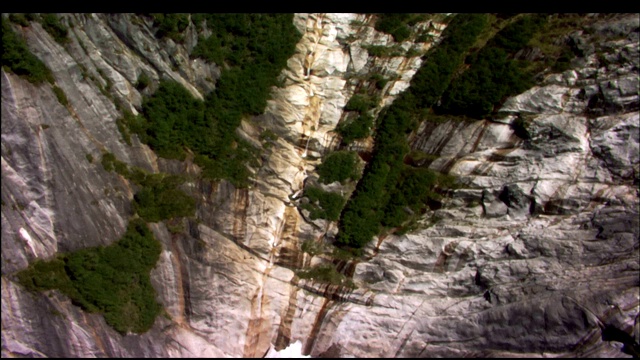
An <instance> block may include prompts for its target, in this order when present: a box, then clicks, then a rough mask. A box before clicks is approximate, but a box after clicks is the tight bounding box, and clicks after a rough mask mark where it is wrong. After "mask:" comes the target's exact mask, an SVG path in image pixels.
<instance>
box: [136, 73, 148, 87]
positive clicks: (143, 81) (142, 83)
mask: <svg viewBox="0 0 640 360" xmlns="http://www.w3.org/2000/svg"><path fill="white" fill-rule="evenodd" d="M149 85H151V78H150V77H149V75H147V73H145V72H144V71H143V72H141V73H140V75H138V80H137V81H136V89H138V90H144V89H146V88H147V87H148V86H149Z"/></svg>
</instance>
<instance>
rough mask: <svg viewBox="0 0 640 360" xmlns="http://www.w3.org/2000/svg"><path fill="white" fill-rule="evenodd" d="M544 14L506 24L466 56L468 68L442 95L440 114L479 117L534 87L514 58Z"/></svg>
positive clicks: (544, 17)
mask: <svg viewBox="0 0 640 360" xmlns="http://www.w3.org/2000/svg"><path fill="white" fill-rule="evenodd" d="M545 21H546V15H526V16H522V17H521V18H519V19H518V20H516V21H514V22H512V23H510V24H508V25H507V26H505V27H504V28H503V29H502V30H501V31H500V32H498V33H497V34H496V35H495V36H494V37H493V38H492V39H490V40H489V42H488V43H487V44H486V45H485V47H483V48H482V49H481V50H480V51H479V52H478V53H476V54H473V55H471V56H469V58H468V59H467V61H466V62H467V63H468V64H470V67H469V69H468V70H467V71H465V72H464V73H463V74H462V75H461V76H460V77H458V78H457V79H455V81H453V83H452V84H451V87H450V88H449V89H447V91H446V92H445V94H444V95H443V96H442V104H441V106H439V107H438V108H437V109H436V110H437V112H439V113H446V114H453V115H466V116H469V117H472V118H475V119H482V118H484V117H486V116H488V115H490V114H491V113H492V112H493V110H494V107H495V106H496V105H498V104H500V103H501V102H502V101H504V100H505V99H506V98H507V97H508V96H511V95H515V94H518V93H520V92H523V91H525V90H526V89H529V88H530V87H531V86H533V79H532V75H533V74H530V73H527V72H525V71H523V70H524V68H525V67H526V65H527V63H526V62H519V61H516V60H514V59H513V55H514V54H515V53H516V52H517V51H518V50H520V49H522V48H524V47H525V46H526V45H527V43H528V42H529V41H530V40H531V38H532V37H533V35H534V34H535V33H536V32H538V31H539V30H540V29H541V28H542V26H543V25H544V22H545Z"/></svg>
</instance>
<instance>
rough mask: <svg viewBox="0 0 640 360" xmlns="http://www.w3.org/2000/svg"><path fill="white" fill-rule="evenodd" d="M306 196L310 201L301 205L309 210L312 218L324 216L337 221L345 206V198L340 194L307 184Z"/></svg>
mask: <svg viewBox="0 0 640 360" xmlns="http://www.w3.org/2000/svg"><path fill="white" fill-rule="evenodd" d="M304 196H306V197H307V198H308V199H309V202H308V203H306V204H302V205H301V206H300V207H301V208H303V209H306V210H308V211H309V213H310V214H309V217H310V218H311V220H315V219H318V218H322V219H327V220H330V221H336V220H338V218H340V211H341V210H342V208H343V207H344V203H345V199H344V198H343V197H342V196H340V195H339V194H336V193H333V192H328V191H324V190H322V189H320V188H317V187H314V186H307V187H306V188H305V189H304Z"/></svg>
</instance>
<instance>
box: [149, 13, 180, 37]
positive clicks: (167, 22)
mask: <svg viewBox="0 0 640 360" xmlns="http://www.w3.org/2000/svg"><path fill="white" fill-rule="evenodd" d="M149 16H151V18H152V19H153V25H154V26H157V27H158V31H157V32H156V37H157V38H158V39H162V38H164V37H167V38H170V39H172V40H173V41H175V42H182V40H183V39H184V35H182V32H183V31H184V30H185V29H186V28H187V26H189V14H159V13H152V14H149Z"/></svg>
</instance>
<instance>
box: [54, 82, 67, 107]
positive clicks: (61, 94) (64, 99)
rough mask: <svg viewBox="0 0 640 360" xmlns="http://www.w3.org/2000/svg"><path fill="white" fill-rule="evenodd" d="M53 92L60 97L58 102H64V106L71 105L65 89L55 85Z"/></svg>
mask: <svg viewBox="0 0 640 360" xmlns="http://www.w3.org/2000/svg"><path fill="white" fill-rule="evenodd" d="M53 93H54V94H56V98H57V99H58V102H59V103H60V104H62V105H63V106H67V105H69V99H67V95H66V94H65V93H64V91H63V90H62V89H61V88H59V87H58V86H56V85H54V86H53Z"/></svg>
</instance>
